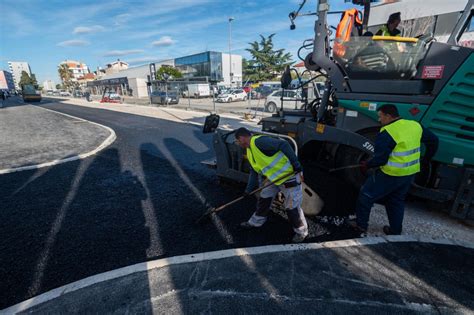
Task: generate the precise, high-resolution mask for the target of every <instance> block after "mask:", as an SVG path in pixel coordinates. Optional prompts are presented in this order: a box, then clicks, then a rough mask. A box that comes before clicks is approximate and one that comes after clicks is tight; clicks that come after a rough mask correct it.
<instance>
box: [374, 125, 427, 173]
mask: <svg viewBox="0 0 474 315" xmlns="http://www.w3.org/2000/svg"><path fill="white" fill-rule="evenodd" d="M383 131H386V132H388V134H389V135H390V136H391V137H392V139H393V140H394V141H395V143H396V146H395V148H393V150H392V153H391V154H390V157H389V158H388V161H387V164H385V165H383V166H382V167H380V169H381V170H382V172H384V173H385V174H387V175H391V176H407V175H412V174H416V173H418V172H419V171H420V154H421V152H420V151H421V136H422V134H423V129H422V128H421V125H420V124H419V123H417V122H416V121H413V120H405V119H400V120H397V121H395V122H393V123H391V124H388V125H386V126H383V127H382V128H381V129H380V132H383Z"/></svg>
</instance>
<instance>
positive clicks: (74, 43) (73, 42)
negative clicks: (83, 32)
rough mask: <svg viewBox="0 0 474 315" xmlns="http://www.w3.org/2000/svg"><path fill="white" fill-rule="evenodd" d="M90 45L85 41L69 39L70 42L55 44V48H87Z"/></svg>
mask: <svg viewBox="0 0 474 315" xmlns="http://www.w3.org/2000/svg"><path fill="white" fill-rule="evenodd" d="M89 44H90V43H89V42H88V41H86V40H82V39H71V40H65V41H63V42H60V43H57V46H61V47H70V46H87V45H89Z"/></svg>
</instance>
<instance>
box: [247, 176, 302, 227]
mask: <svg viewBox="0 0 474 315" xmlns="http://www.w3.org/2000/svg"><path fill="white" fill-rule="evenodd" d="M295 179H296V180H297V181H298V182H301V177H300V175H299V174H297V175H296V176H293V177H291V178H290V179H288V182H291V181H294V180H295ZM280 191H281V192H282V193H283V195H284V196H285V204H284V206H285V210H287V211H292V210H294V209H297V216H298V221H300V222H302V224H303V225H301V226H298V227H295V226H293V231H294V232H295V233H297V234H300V235H304V236H306V235H308V223H307V222H306V218H305V217H304V213H303V209H302V208H301V204H302V203H303V188H302V186H301V184H300V185H297V186H294V187H289V188H286V187H285V185H284V184H282V185H270V186H268V187H267V188H265V189H263V190H262V191H261V192H260V198H265V199H266V198H272V199H273V198H275V196H276V195H277V194H278V192H280ZM288 214H289V213H288ZM265 222H267V216H260V215H257V214H256V212H254V213H253V215H252V216H251V217H250V219H249V220H248V223H249V224H250V225H252V226H255V227H260V226H262V225H263V224H264V223H265Z"/></svg>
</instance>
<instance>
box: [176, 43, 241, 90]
mask: <svg viewBox="0 0 474 315" xmlns="http://www.w3.org/2000/svg"><path fill="white" fill-rule="evenodd" d="M230 60H232V72H231V71H230ZM174 66H175V67H176V68H178V69H179V70H180V71H181V73H182V74H183V77H184V78H185V79H193V80H200V81H206V82H211V83H220V82H222V83H224V84H226V85H229V84H231V83H232V84H237V85H240V84H241V83H242V56H240V55H232V58H230V56H229V54H225V53H221V52H216V51H206V52H202V53H199V54H194V55H190V56H185V57H180V58H176V59H174ZM231 77H232V79H231Z"/></svg>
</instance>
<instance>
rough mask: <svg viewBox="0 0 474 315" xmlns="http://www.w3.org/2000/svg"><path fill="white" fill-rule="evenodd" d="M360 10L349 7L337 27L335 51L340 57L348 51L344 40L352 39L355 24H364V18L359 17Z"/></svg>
mask: <svg viewBox="0 0 474 315" xmlns="http://www.w3.org/2000/svg"><path fill="white" fill-rule="evenodd" d="M359 13H360V11H359V10H357V9H349V10H346V11H344V13H343V14H342V18H341V21H340V22H339V24H338V25H337V28H336V40H335V41H334V45H333V53H334V55H336V56H338V57H343V56H344V54H345V53H346V48H345V47H344V42H347V41H349V40H350V39H351V35H352V29H353V28H354V24H358V25H362V20H361V19H360V17H359Z"/></svg>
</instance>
